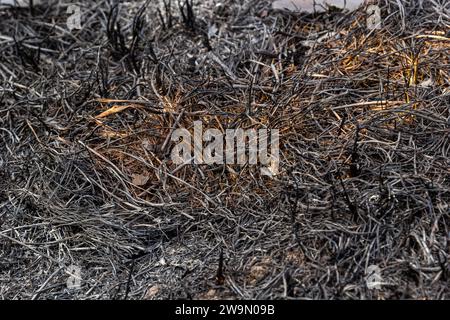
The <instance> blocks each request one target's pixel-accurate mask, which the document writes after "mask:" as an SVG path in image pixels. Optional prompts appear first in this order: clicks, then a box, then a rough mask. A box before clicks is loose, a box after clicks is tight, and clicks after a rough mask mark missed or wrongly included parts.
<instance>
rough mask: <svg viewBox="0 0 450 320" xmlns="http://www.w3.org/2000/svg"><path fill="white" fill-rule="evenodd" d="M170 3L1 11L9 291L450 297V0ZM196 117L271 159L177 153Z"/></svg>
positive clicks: (2, 212) (6, 294)
mask: <svg viewBox="0 0 450 320" xmlns="http://www.w3.org/2000/svg"><path fill="white" fill-rule="evenodd" d="M172 2H173V3H171V4H170V5H169V3H168V2H166V6H164V3H162V2H157V1H150V2H148V3H147V5H146V4H145V3H144V2H143V1H134V2H123V3H121V4H120V5H115V4H114V2H113V1H109V2H108V1H96V2H93V1H86V2H83V3H82V4H79V6H80V9H81V10H80V12H81V21H80V22H81V29H79V30H78V29H73V30H71V31H70V30H69V29H68V26H67V19H68V18H70V17H72V19H73V17H74V16H73V15H72V14H68V13H67V11H66V10H67V8H66V7H63V6H58V5H57V4H56V3H55V4H52V5H49V6H35V7H34V8H32V9H31V10H30V9H27V8H21V9H18V8H16V9H14V8H9V9H2V10H1V11H0V43H1V46H0V81H1V82H0V101H1V103H0V298H2V299H18V298H21V299H48V298H58V299H163V298H165V299H174V298H193V299H217V298H233V299H243V298H245V299H263V298H267V299H293V298H311V299H361V298H365V299H397V298H416V299H441V298H449V286H448V277H449V227H448V225H449V224H448V222H449V213H450V207H449V202H450V201H449V200H450V169H449V168H450V159H449V153H450V140H449V133H450V111H449V101H450V99H449V95H450V89H449V85H450V80H449V79H450V77H449V74H450V67H449V60H450V59H449V48H450V41H449V40H450V39H449V37H450V35H449V34H448V33H447V31H448V30H449V27H450V22H449V21H450V20H449V19H450V17H449V15H450V13H449V11H450V7H449V3H448V2H446V1H427V0H425V1H423V6H421V5H420V3H419V1H395V0H385V1H381V2H380V4H379V6H380V8H381V16H382V27H381V29H375V30H370V29H369V28H367V21H366V20H367V18H368V15H367V13H366V10H365V8H361V9H359V10H358V11H356V12H354V13H345V12H341V11H339V10H331V11H330V12H327V13H321V14H316V15H307V14H287V13H282V12H274V11H272V10H271V9H270V8H271V7H270V2H269V1H263V0H257V1H256V0H242V1H233V0H223V1H221V2H218V1H194V2H193V3H191V2H190V1H184V0H183V1H182V3H181V5H180V6H179V5H178V3H177V2H176V1H172ZM70 21H72V22H73V21H75V22H76V20H70ZM194 121H202V123H203V127H204V128H216V129H219V130H221V131H222V132H223V131H224V130H226V129H237V128H242V129H261V128H268V129H278V130H279V132H280V173H279V174H278V175H276V176H273V177H268V176H263V175H261V172H260V167H259V166H258V165H245V166H238V165H229V164H227V165H191V164H186V165H181V166H180V165H176V164H174V163H172V160H171V157H170V153H171V150H172V148H173V145H174V142H172V141H171V140H170V134H171V133H172V131H173V130H174V129H176V128H187V129H188V130H191V129H192V126H193V123H194ZM168 137H169V138H168ZM77 268H79V269H77ZM374 270H375V271H376V274H375V276H376V277H378V278H376V279H378V280H379V281H380V282H381V283H378V284H376V285H375V286H373V282H370V281H371V280H370V279H372V280H373V279H374V278H373V276H374V275H368V273H369V272H370V271H374ZM78 271H79V274H78V275H79V276H80V278H81V281H80V282H79V283H78V282H77V279H76V278H74V277H73V275H71V274H70V273H72V274H73V273H77V272H78ZM68 284H69V287H68ZM368 284H369V286H368ZM371 284H372V285H371ZM70 285H75V287H74V288H73V287H71V286H70ZM78 285H79V286H78Z"/></svg>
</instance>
